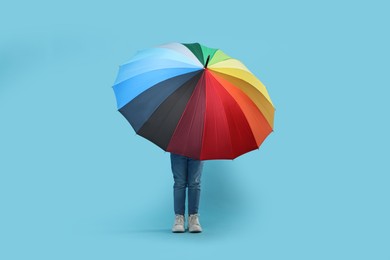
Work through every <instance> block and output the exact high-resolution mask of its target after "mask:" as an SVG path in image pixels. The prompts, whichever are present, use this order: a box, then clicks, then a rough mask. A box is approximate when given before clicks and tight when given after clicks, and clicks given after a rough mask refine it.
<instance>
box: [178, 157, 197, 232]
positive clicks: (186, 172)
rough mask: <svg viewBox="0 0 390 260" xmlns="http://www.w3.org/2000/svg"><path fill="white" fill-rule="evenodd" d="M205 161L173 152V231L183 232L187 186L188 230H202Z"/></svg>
mask: <svg viewBox="0 0 390 260" xmlns="http://www.w3.org/2000/svg"><path fill="white" fill-rule="evenodd" d="M203 163H204V162H203V161H201V160H195V159H192V158H189V157H186V156H182V155H178V154H174V153H171V166H172V173H173V179H174V181H175V183H174V185H173V197H174V210H175V223H174V224H173V227H172V232H174V233H183V232H185V227H184V222H185V219H184V212H185V200H186V188H187V187H188V215H189V216H188V230H189V232H191V233H199V232H202V227H201V226H200V223H199V215H198V207H199V198H200V179H201V175H202V169H203Z"/></svg>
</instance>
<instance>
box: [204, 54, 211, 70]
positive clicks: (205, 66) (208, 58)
mask: <svg viewBox="0 0 390 260" xmlns="http://www.w3.org/2000/svg"><path fill="white" fill-rule="evenodd" d="M209 60H210V55H209V56H207V60H206V64H205V65H204V68H207V64H209Z"/></svg>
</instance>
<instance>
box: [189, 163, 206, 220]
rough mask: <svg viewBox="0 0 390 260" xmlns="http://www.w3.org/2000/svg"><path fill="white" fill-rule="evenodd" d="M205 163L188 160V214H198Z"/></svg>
mask: <svg viewBox="0 0 390 260" xmlns="http://www.w3.org/2000/svg"><path fill="white" fill-rule="evenodd" d="M203 164H204V162H203V161H200V160H194V159H188V214H189V215H190V214H197V213H198V208H199V199H200V180H201V176H202V170H203Z"/></svg>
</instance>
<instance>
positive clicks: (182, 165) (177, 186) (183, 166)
mask: <svg viewBox="0 0 390 260" xmlns="http://www.w3.org/2000/svg"><path fill="white" fill-rule="evenodd" d="M171 168H172V173H173V179H174V181H175V183H174V185H173V198H174V210H175V214H179V215H184V213H185V201H186V187H187V158H186V157H184V156H181V155H178V154H173V153H171Z"/></svg>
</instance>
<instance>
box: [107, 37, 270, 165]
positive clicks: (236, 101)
mask: <svg viewBox="0 0 390 260" xmlns="http://www.w3.org/2000/svg"><path fill="white" fill-rule="evenodd" d="M113 90H114V92H115V96H116V101H117V108H118V110H119V112H120V113H121V114H122V115H123V116H124V117H125V118H126V119H127V120H128V121H129V123H130V124H131V126H132V127H133V129H134V131H135V132H136V133H137V134H139V135H141V136H143V137H145V138H146V139H148V140H150V141H151V142H153V143H155V144H156V145H158V146H159V147H161V148H162V149H163V150H165V151H168V152H172V153H176V154H181V155H184V156H187V157H190V158H194V159H199V160H211V159H234V158H236V157H238V156H240V155H242V154H244V153H246V152H249V151H252V150H255V149H258V148H259V146H260V145H261V143H262V142H263V141H264V139H265V138H266V137H267V136H268V135H269V134H270V133H271V132H272V130H273V120H274V111H275V109H274V106H273V104H272V101H271V98H270V96H269V94H268V92H267V90H266V88H265V86H264V85H263V84H262V83H261V82H260V80H259V79H257V78H256V77H255V76H254V75H253V74H252V73H251V72H250V71H249V70H248V69H247V68H246V67H245V66H244V65H243V64H242V63H241V62H240V61H238V60H237V59H233V58H231V57H229V56H228V55H226V54H225V53H224V52H222V51H221V50H219V49H213V48H208V47H206V46H203V45H201V44H199V43H191V44H181V43H169V44H165V45H161V46H157V47H154V48H149V49H145V50H142V51H139V52H138V53H137V54H136V55H135V56H134V57H133V58H132V59H131V60H130V61H128V62H127V63H125V64H123V65H121V66H120V68H119V72H118V75H117V78H116V81H115V83H114V86H113Z"/></svg>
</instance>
